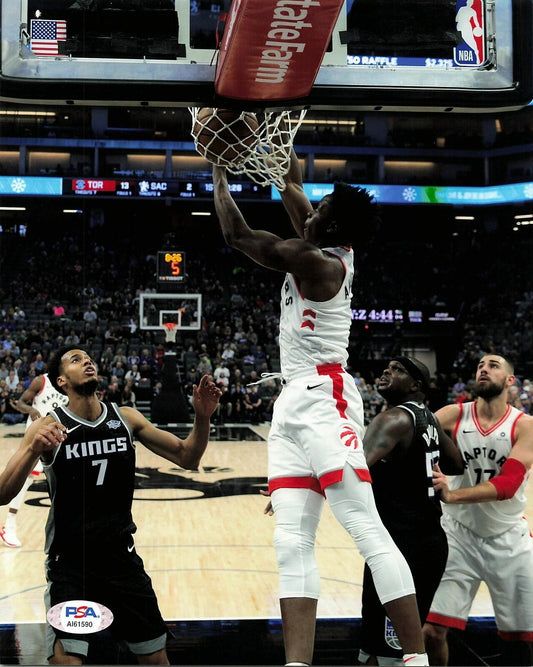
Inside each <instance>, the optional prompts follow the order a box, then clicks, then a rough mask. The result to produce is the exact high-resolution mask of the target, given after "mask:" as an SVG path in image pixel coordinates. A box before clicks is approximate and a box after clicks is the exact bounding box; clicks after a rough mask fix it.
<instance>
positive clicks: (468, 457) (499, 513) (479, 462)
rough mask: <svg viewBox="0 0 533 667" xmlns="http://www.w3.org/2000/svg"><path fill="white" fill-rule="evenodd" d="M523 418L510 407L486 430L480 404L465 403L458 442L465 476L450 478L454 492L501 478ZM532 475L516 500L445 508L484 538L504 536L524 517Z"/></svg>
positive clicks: (457, 430)
mask: <svg viewBox="0 0 533 667" xmlns="http://www.w3.org/2000/svg"><path fill="white" fill-rule="evenodd" d="M523 416H524V413H523V412H520V410H517V409H516V408H513V407H511V406H510V405H508V406H507V412H506V413H505V415H504V416H503V417H502V418H501V419H500V421H499V422H498V423H497V424H494V426H492V427H491V428H490V429H489V430H488V431H485V430H484V429H483V427H482V426H481V424H480V423H479V420H478V418H477V414H476V403H475V402H473V403H463V405H462V411H461V415H460V417H459V419H458V421H457V424H456V426H455V432H454V440H455V442H456V443H457V446H458V447H459V450H460V452H461V456H462V457H463V461H464V464H465V471H464V474H463V475H457V476H455V477H450V481H449V485H450V489H452V490H453V489H460V488H464V487H468V486H475V485H476V484H479V483H480V482H484V481H487V480H489V479H491V478H492V477H495V476H496V475H498V474H499V473H500V470H501V468H502V465H503V464H504V463H505V461H506V460H507V457H508V456H509V454H510V453H511V449H512V447H513V444H514V442H515V440H516V436H515V426H516V422H517V421H518V420H519V419H520V417H523ZM528 476H529V474H527V475H526V477H525V479H524V481H523V483H522V485H521V486H520V488H519V489H518V490H517V492H516V493H515V495H514V496H513V497H512V498H508V499H507V500H495V501H493V502H488V503H469V504H464V505H444V511H445V512H446V513H448V514H449V515H450V516H452V517H453V518H454V519H455V520H456V521H459V523H462V524H463V525H464V526H466V527H467V528H469V529H470V530H471V531H472V532H473V533H476V534H477V535H479V536H480V537H491V536H494V535H500V534H501V533H504V532H505V531H506V530H508V529H509V528H511V527H512V526H514V525H516V524H517V523H518V522H519V521H520V520H521V518H522V517H523V516H524V509H525V507H526V495H525V486H526V483H527V479H528Z"/></svg>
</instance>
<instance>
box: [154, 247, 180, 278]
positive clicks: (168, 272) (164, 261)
mask: <svg viewBox="0 0 533 667" xmlns="http://www.w3.org/2000/svg"><path fill="white" fill-rule="evenodd" d="M186 278H187V274H186V272H185V253H184V252H182V251H181V250H158V252H157V282H158V283H159V284H165V285H169V284H173V283H183V282H185V280H186Z"/></svg>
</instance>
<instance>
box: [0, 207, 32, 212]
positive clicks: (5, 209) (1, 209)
mask: <svg viewBox="0 0 533 667" xmlns="http://www.w3.org/2000/svg"><path fill="white" fill-rule="evenodd" d="M25 210H26V207H25V206H0V211H25Z"/></svg>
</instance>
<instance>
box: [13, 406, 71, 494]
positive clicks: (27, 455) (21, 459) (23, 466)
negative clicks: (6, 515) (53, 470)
mask: <svg viewBox="0 0 533 667" xmlns="http://www.w3.org/2000/svg"><path fill="white" fill-rule="evenodd" d="M65 438H66V435H65V427H64V426H63V424H60V423H59V422H56V421H54V420H53V419H52V418H51V417H44V418H42V419H39V420H38V421H35V422H34V423H33V424H32V425H31V426H30V428H29V429H28V430H27V431H26V433H25V435H24V437H23V438H22V442H21V443H20V446H19V448H18V449H17V451H16V452H15V453H14V454H13V456H12V457H11V458H10V459H9V461H8V462H7V465H6V467H5V468H4V470H3V471H2V473H1V474H0V505H6V504H7V503H9V502H10V501H11V500H12V499H13V498H14V497H15V496H16V495H17V493H18V492H19V491H20V490H21V488H22V486H23V484H24V482H25V481H26V479H27V477H28V475H29V474H30V473H31V471H32V470H33V469H34V467H35V464H36V462H37V461H38V459H39V458H40V457H41V456H42V455H45V454H46V453H47V452H51V451H53V450H54V449H55V448H56V447H59V445H60V444H61V443H62V442H63V440H64V439H65Z"/></svg>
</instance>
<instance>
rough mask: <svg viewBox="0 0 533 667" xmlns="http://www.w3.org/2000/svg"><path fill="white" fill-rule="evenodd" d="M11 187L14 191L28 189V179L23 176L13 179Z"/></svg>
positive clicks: (18, 191) (19, 191)
mask: <svg viewBox="0 0 533 667" xmlns="http://www.w3.org/2000/svg"><path fill="white" fill-rule="evenodd" d="M11 189H12V190H13V192H17V193H19V194H20V193H21V192H24V190H25V189H26V181H25V180H24V179H23V178H14V179H13V180H12V181H11Z"/></svg>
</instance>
